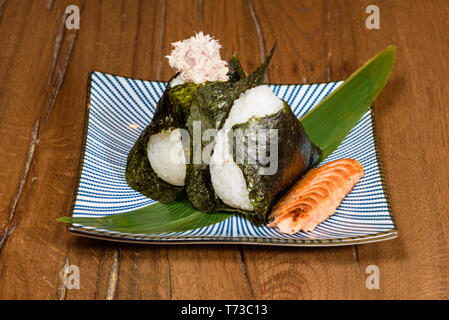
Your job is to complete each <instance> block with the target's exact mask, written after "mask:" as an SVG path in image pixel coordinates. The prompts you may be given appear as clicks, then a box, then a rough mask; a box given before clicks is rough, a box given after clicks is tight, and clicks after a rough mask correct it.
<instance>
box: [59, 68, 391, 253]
mask: <svg viewBox="0 0 449 320" xmlns="http://www.w3.org/2000/svg"><path fill="white" fill-rule="evenodd" d="M94 73H102V74H107V75H111V76H114V77H122V78H129V79H133V80H139V81H150V82H159V83H166V81H159V80H145V79H138V78H131V77H125V76H120V75H115V74H112V73H107V72H102V71H97V70H92V71H90V72H89V73H88V77H87V86H86V102H85V107H84V109H85V113H84V124H83V137H82V141H81V147H80V155H79V161H78V169H77V176H76V180H75V186H74V191H73V194H72V200H71V205H70V212H69V216H73V212H74V209H75V203H76V199H77V196H78V191H79V185H80V181H81V174H82V171H83V167H84V157H85V154H86V142H87V134H88V126H89V115H90V96H91V87H92V75H93V74H94ZM341 81H342V80H337V81H327V82H316V83H305V84H299V83H297V84H286V83H285V84H284V83H283V84H274V83H270V85H314V84H325V83H329V82H341ZM370 116H371V121H372V134H373V140H374V150H375V154H376V160H377V166H378V169H379V176H380V181H381V186H382V191H383V193H384V195H385V199H386V203H387V210H388V214H389V215H390V218H391V222H392V224H393V228H391V229H389V230H386V231H380V232H376V233H372V234H367V235H363V236H356V237H344V238H331V239H282V238H263V237H198V236H193V237H179V236H157V235H131V234H120V235H118V234H114V233H112V232H106V231H100V230H94V229H89V228H85V227H84V228H83V227H76V226H74V225H73V224H68V225H67V229H68V231H69V232H70V233H72V234H74V235H77V236H82V237H87V238H95V239H100V240H108V241H114V242H126V243H139V244H248V245H274V246H298V247H331V246H345V245H356V244H366V243H373V242H379V241H385V240H390V239H395V238H397V237H398V236H399V234H398V229H397V226H396V220H395V216H394V214H393V210H392V208H391V204H390V199H391V197H390V193H389V192H388V189H387V184H386V181H385V175H384V166H383V162H382V158H381V155H380V150H379V144H378V136H377V127H376V118H375V109H374V104H373V105H371V107H370Z"/></svg>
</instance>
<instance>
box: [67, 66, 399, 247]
mask: <svg viewBox="0 0 449 320" xmlns="http://www.w3.org/2000/svg"><path fill="white" fill-rule="evenodd" d="M341 83H342V82H329V83H321V84H311V85H270V87H271V88H272V90H273V92H274V93H275V94H276V95H277V96H279V97H280V98H282V99H284V100H285V101H287V102H288V104H289V105H290V106H291V107H292V109H293V111H294V113H295V114H296V115H297V116H298V118H301V117H302V116H303V115H305V114H306V113H307V112H308V111H310V110H311V109H312V108H313V107H314V106H316V105H317V104H318V103H319V102H320V101H321V100H322V99H323V98H325V97H326V96H327V95H328V94H329V93H331V92H332V91H333V90H335V89H336V88H338V86H339V85H341ZM165 87H166V83H164V82H155V81H143V80H135V79H130V78H124V77H118V76H114V75H110V74H105V73H101V72H93V73H92V74H91V79H90V86H89V88H88V90H89V92H88V110H89V112H88V118H87V120H86V121H87V124H86V125H87V127H86V130H87V132H86V133H85V140H84V144H83V147H84V150H83V151H84V158H83V161H82V163H81V168H80V177H79V181H78V186H77V190H76V191H75V194H74V203H73V208H72V209H73V210H72V215H73V216H75V217H82V216H85V217H87V216H89V217H90V216H103V215H110V214H117V213H122V212H128V211H132V210H135V209H137V208H141V207H143V206H146V205H149V204H151V203H153V202H154V201H153V200H151V199H148V198H146V197H144V196H142V195H141V194H140V193H138V192H136V191H134V190H132V189H131V188H130V187H128V185H127V184H126V181H125V166H126V160H127V155H128V152H129V150H130V149H131V147H132V146H133V144H134V142H135V141H136V139H137V138H138V136H139V134H140V132H141V131H142V130H143V129H144V128H145V127H146V126H147V125H148V124H149V123H150V121H151V117H152V115H153V113H154V110H155V107H156V104H157V102H158V100H159V97H160V96H161V95H162V93H163V91H164V89H165ZM374 129H375V128H374V123H373V116H372V114H371V112H370V111H367V112H366V114H365V115H364V116H363V118H362V119H361V120H360V121H359V122H358V124H357V125H356V127H354V129H353V130H352V131H351V132H350V133H349V135H348V136H347V137H346V139H345V140H344V141H343V143H342V144H341V145H340V147H339V148H338V149H337V150H336V151H335V152H334V153H333V154H332V155H330V156H329V157H328V158H327V159H326V160H325V161H324V162H323V164H324V163H326V162H329V161H332V160H335V159H340V158H353V159H357V160H359V161H360V163H361V164H362V165H363V168H364V171H365V177H363V178H362V179H361V181H360V182H359V183H358V184H357V185H356V187H355V188H354V189H353V191H352V192H351V193H350V194H349V195H348V196H347V197H346V198H345V199H344V201H343V202H342V204H341V205H340V207H339V208H338V209H337V211H336V213H335V214H334V215H332V216H331V217H330V218H329V219H328V220H326V221H325V222H323V223H321V224H320V225H319V226H318V227H317V228H316V229H315V230H314V231H312V232H299V233H297V234H294V235H285V234H281V233H279V232H278V231H277V230H276V229H271V228H268V227H266V226H263V227H255V226H254V225H253V224H251V223H250V222H249V221H247V220H246V219H244V218H243V217H241V216H234V217H231V218H229V219H228V220H226V221H223V222H221V223H218V224H215V225H212V226H208V227H204V228H200V229H196V230H191V231H187V232H179V233H164V234H157V235H139V234H123V233H119V232H110V231H106V230H100V229H95V228H90V227H84V226H80V225H74V226H72V227H71V230H72V231H74V232H77V233H81V234H84V235H90V236H97V237H104V238H108V239H115V240H125V241H148V242H151V241H165V242H178V241H198V242H204V241H213V242H220V241H226V242H239V243H242V242H244V243H269V244H270V243H271V244H287V245H288V244H290V245H343V244H352V243H365V242H372V241H379V240H385V239H390V238H394V237H396V236H397V232H396V228H395V226H394V223H393V220H392V216H391V214H390V213H391V210H390V208H389V205H388V199H387V194H386V191H385V186H384V183H383V178H382V173H381V167H380V164H379V159H378V155H377V150H376V142H375V130H374ZM83 151H82V152H83Z"/></svg>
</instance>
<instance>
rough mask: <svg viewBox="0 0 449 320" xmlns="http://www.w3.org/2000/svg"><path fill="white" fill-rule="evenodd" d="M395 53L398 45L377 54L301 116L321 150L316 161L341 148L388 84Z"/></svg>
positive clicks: (309, 133)
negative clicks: (347, 136) (350, 132)
mask: <svg viewBox="0 0 449 320" xmlns="http://www.w3.org/2000/svg"><path fill="white" fill-rule="evenodd" d="M395 55H396V46H389V47H388V48H386V49H385V50H384V51H382V52H380V53H379V54H377V55H376V56H375V57H373V58H372V59H371V60H369V61H368V62H366V63H365V65H364V66H363V67H361V68H360V69H359V70H357V71H356V72H354V73H353V74H352V75H351V76H350V77H349V78H348V79H347V80H346V81H345V82H344V83H343V84H342V85H341V86H340V87H339V88H338V89H337V90H335V91H334V92H332V93H331V94H330V95H329V96H327V97H326V98H325V99H324V100H323V101H321V103H320V104H318V105H317V106H316V107H315V108H314V109H313V110H312V111H310V112H309V113H307V114H306V115H305V116H304V117H303V118H302V119H301V123H302V125H303V127H304V130H305V131H306V133H307V135H308V136H309V138H310V140H311V141H312V142H313V143H315V145H317V146H318V147H319V148H320V149H321V151H322V154H321V157H320V158H319V159H318V160H317V163H319V162H321V161H322V160H324V159H325V158H326V157H327V156H329V155H330V154H331V153H332V152H333V151H334V150H335V149H337V148H338V146H339V145H340V144H341V142H342V141H343V139H344V138H345V137H346V135H347V134H348V133H349V131H351V129H352V128H353V127H354V126H355V125H356V123H357V122H358V121H359V120H360V118H361V117H362V116H363V115H364V114H365V112H366V111H367V110H368V108H369V107H370V106H371V105H372V104H373V102H374V100H375V99H376V98H377V96H378V95H379V93H380V92H381V91H382V89H383V87H384V86H385V84H386V83H387V80H388V77H389V75H390V72H391V69H392V68H393V64H394V60H395Z"/></svg>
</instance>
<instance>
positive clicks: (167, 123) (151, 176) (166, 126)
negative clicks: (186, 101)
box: [125, 75, 184, 203]
mask: <svg viewBox="0 0 449 320" xmlns="http://www.w3.org/2000/svg"><path fill="white" fill-rule="evenodd" d="M175 77H176V75H175ZM175 77H173V78H175ZM173 78H172V79H173ZM172 79H171V80H172ZM171 80H170V81H169V83H168V84H167V87H166V89H165V91H164V93H163V95H162V97H161V98H160V100H159V102H158V104H157V107H156V111H155V113H154V116H153V119H152V120H151V123H150V124H149V125H148V126H147V127H146V128H145V129H144V130H143V132H142V133H141V134H140V136H139V138H138V139H137V141H136V143H135V144H134V146H133V147H132V149H131V151H130V152H129V154H128V159H127V163H126V171H125V177H126V181H127V183H128V185H129V186H130V187H131V188H133V189H134V190H136V191H138V192H140V193H142V194H143V195H144V196H146V197H149V198H151V199H154V200H158V201H160V202H162V203H169V202H171V201H173V200H175V199H179V198H182V197H183V196H184V194H183V193H184V187H183V186H175V185H172V184H170V183H168V182H166V181H164V180H163V179H161V178H160V177H159V176H158V175H157V174H156V172H155V171H154V170H153V168H152V167H151V164H150V161H149V159H148V153H147V146H148V141H149V138H150V136H152V135H154V134H158V133H161V132H166V131H171V130H173V129H176V128H179V127H180V120H181V121H182V116H181V115H178V114H181V113H180V112H175V108H174V105H173V104H172V103H171V102H170V98H169V92H170V90H171V89H172V88H171V85H170V82H171ZM181 86H182V85H179V86H177V87H181ZM177 109H181V107H180V106H178V107H177Z"/></svg>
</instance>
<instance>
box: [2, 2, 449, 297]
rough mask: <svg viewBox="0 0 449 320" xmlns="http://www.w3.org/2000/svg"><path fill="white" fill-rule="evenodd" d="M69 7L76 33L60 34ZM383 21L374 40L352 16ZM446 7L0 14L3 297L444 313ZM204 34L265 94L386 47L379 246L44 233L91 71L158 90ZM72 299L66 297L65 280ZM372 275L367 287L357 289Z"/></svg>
mask: <svg viewBox="0 0 449 320" xmlns="http://www.w3.org/2000/svg"><path fill="white" fill-rule="evenodd" d="M70 4H75V5H78V6H79V8H80V10H81V24H80V29H79V30H68V29H66V28H65V19H66V17H67V14H66V13H65V8H66V7H67V6H68V5H70ZM369 4H377V5H378V6H379V8H380V29H379V30H368V29H367V28H366V27H365V20H366V18H367V16H368V15H367V14H366V13H365V8H366V7H367V6H368V5H369ZM448 16H449V2H448V1H444V0H441V1H431V2H425V1H400V0H391V1H386V0H385V1H365V0H328V1H293V0H291V1H268V0H245V1H239V0H188V1H186V0H154V1H153V0H139V1H138V0H108V1H106V0H103V1H101V0H85V1H83V0H70V1H68V0H39V1H37V0H36V1H35V0H0V79H1V80H2V81H1V82H0V150H2V152H1V153H0V182H1V183H0V298H1V299H183V298H192V299H406V298H410V299H421V298H422V299H430V298H437V299H448V298H449V268H448V266H449V250H448V246H449V231H448V230H449V201H448V196H449V183H448V181H449V169H448V167H449V165H448V163H449V152H448V150H449V128H448V126H449V125H448V124H449V103H448V101H449V64H448V63H447V52H449V42H448V39H447V29H448V27H449V23H448V20H447V17H448ZM201 30H203V31H204V32H206V33H210V34H212V35H214V36H215V37H216V38H217V39H220V42H221V44H222V45H223V49H222V51H221V54H222V56H223V57H225V58H228V57H230V55H231V54H232V53H233V52H234V51H238V53H239V55H240V58H241V60H242V63H243V65H244V66H245V67H246V69H247V70H253V69H254V68H255V67H256V66H257V65H258V64H259V63H260V61H262V59H263V58H264V57H265V54H266V53H267V51H268V50H269V48H270V47H271V45H272V44H273V42H274V41H275V40H277V41H278V50H277V52H276V55H275V57H274V59H273V61H272V65H271V67H270V70H269V74H268V77H269V81H270V82H274V83H306V82H308V83H313V82H323V81H335V80H341V79H345V78H347V77H348V76H349V75H350V74H351V73H352V72H353V71H355V70H356V69H357V68H358V67H360V66H361V65H362V64H363V63H364V62H365V61H366V60H367V59H369V58H370V57H372V56H373V55H374V54H376V53H377V52H379V51H380V50H382V49H384V48H385V47H386V46H388V45H390V44H396V45H397V47H398V52H397V63H396V65H395V67H394V70H393V74H392V77H391V78H390V81H389V83H388V84H387V86H386V88H385V89H384V91H383V92H382V93H381V95H380V96H379V98H378V99H377V101H376V122H377V133H378V137H379V144H380V151H381V155H382V159H383V162H384V170H385V178H386V182H387V187H388V190H389V192H390V194H391V205H392V208H393V212H394V214H395V221H396V223H397V226H398V229H399V238H398V239H395V240H391V241H386V242H380V243H373V244H365V245H360V246H348V247H337V248H282V247H260V246H257V247H252V246H244V245H240V246H236V245H227V246H224V245H221V246H218V245H199V246H159V245H157V246H145V245H131V244H119V243H112V242H106V241H100V240H92V239H85V238H79V237H76V236H74V235H71V234H69V233H68V232H67V230H66V228H65V226H64V225H63V224H60V223H57V222H56V221H55V219H56V218H57V217H59V216H62V215H67V214H68V213H69V209H70V203H71V196H72V192H73V189H74V186H75V180H76V173H77V167H78V159H79V154H80V146H81V139H82V130H83V119H84V114H85V99H86V96H85V92H86V81H87V75H88V73H89V72H90V71H91V70H99V71H104V72H108V73H114V74H119V75H123V76H129V77H137V78H142V79H151V80H167V79H168V78H169V77H170V76H171V74H172V71H171V70H170V68H169V66H168V63H167V61H166V59H165V58H164V56H165V55H167V54H168V53H169V52H170V43H172V42H174V41H177V40H180V39H184V38H187V37H190V36H191V35H192V34H193V33H194V32H196V31H201ZM70 265H77V266H78V267H79V269H80V289H78V290H77V289H71V290H70V289H67V288H66V286H65V285H64V282H63V279H64V277H65V275H66V274H67V272H68V266H70ZM369 265H376V266H378V267H379V270H380V289H378V290H376V289H374V290H368V289H367V288H366V286H365V281H366V278H367V276H368V275H367V274H366V268H367V266H369Z"/></svg>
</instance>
